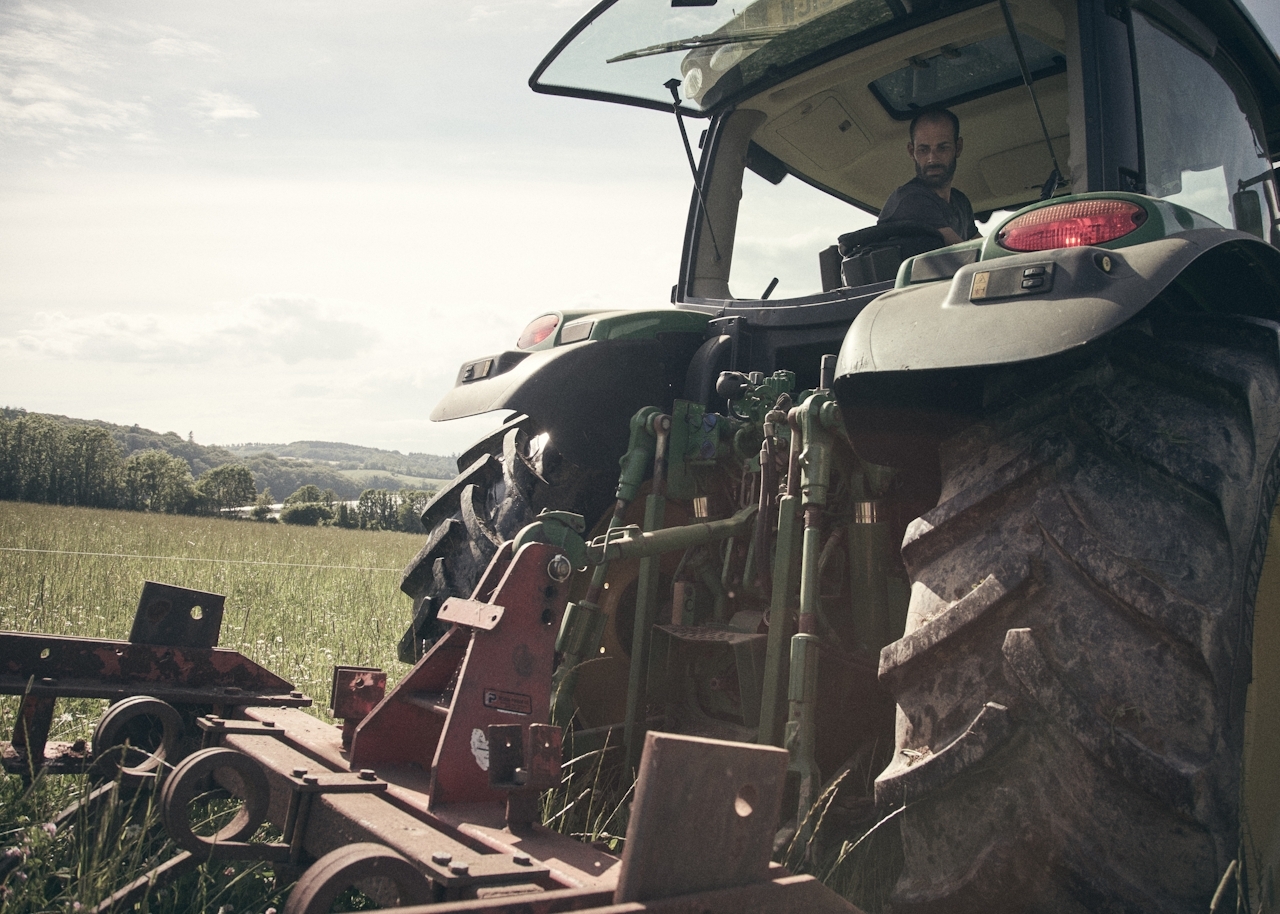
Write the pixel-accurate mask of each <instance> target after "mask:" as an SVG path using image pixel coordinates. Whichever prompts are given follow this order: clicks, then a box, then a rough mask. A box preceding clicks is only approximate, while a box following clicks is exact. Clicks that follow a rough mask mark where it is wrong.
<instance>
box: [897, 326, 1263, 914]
mask: <svg viewBox="0 0 1280 914" xmlns="http://www.w3.org/2000/svg"><path fill="white" fill-rule="evenodd" d="M1278 329H1280V328H1277V325H1275V324H1272V323H1269V322H1264V321H1257V320H1252V319H1249V318H1215V317H1207V316H1206V317H1197V318H1172V317H1168V318H1163V319H1158V320H1153V321H1151V322H1143V323H1142V324H1137V325H1131V326H1127V327H1125V328H1122V329H1121V330H1120V331H1118V332H1117V333H1115V334H1112V335H1111V336H1109V337H1106V338H1104V339H1102V340H1099V341H1098V342H1096V343H1094V344H1091V345H1090V346H1089V347H1086V349H1085V350H1084V351H1083V352H1081V353H1077V354H1075V355H1072V356H1068V357H1059V358H1057V359H1053V360H1047V361H1045V362H1042V363H1038V364H1031V365H1026V366H1020V367H1018V366H1015V367H1014V368H1010V369H1003V370H1002V371H1001V372H1000V373H999V374H998V375H994V376H992V378H991V379H989V381H988V382H987V386H986V391H985V399H986V403H987V406H986V412H985V416H986V418H985V419H984V420H982V421H979V422H977V423H975V424H974V425H973V426H972V427H970V428H969V429H967V430H966V431H964V432H962V433H960V434H958V435H956V436H955V437H953V438H952V439H950V440H949V441H948V442H946V443H945V444H944V445H943V448H942V454H941V460H942V473H943V477H942V478H943V485H942V494H941V498H940V501H939V504H938V506H937V507H936V508H935V509H934V510H932V511H931V512H929V513H927V514H925V515H924V516H923V517H921V518H919V519H918V520H916V521H915V522H914V523H913V524H912V525H911V526H910V527H909V528H908V530H907V534H906V537H905V539H904V544H903V557H904V560H905V562H906V565H907V567H908V570H909V571H910V573H911V579H912V581H913V582H914V583H913V591H912V600H911V606H910V610H909V615H908V621H907V627H906V634H905V636H904V637H903V638H902V639H901V640H899V641H897V642H895V643H893V644H890V645H889V646H887V647H886V648H885V649H884V651H883V652H882V654H881V661H880V679H881V682H882V683H883V684H885V685H887V686H888V687H889V688H890V690H891V691H892V692H893V693H894V696H895V698H896V701H897V703H898V706H899V710H898V722H897V733H896V746H897V752H896V754H895V757H894V760H893V762H892V764H891V765H890V766H889V767H888V768H887V769H886V770H885V771H884V772H883V773H882V774H881V775H880V777H879V778H878V780H877V803H878V805H879V806H880V808H881V809H882V810H883V811H886V812H887V811H891V810H893V809H897V808H901V807H902V806H903V805H904V804H905V807H906V808H905V810H903V812H902V813H901V814H900V815H899V816H898V817H897V819H898V821H899V823H900V829H901V834H902V841H903V851H904V855H905V858H906V864H905V868H904V870H903V873H902V876H901V878H900V880H899V882H898V884H897V887H896V889H895V893H894V898H893V910H894V912H895V914H902V912H908V911H920V912H925V911H928V912H934V911H938V912H940V911H947V912H963V911H979V910H981V911H1015V910H1016V911H1054V912H1070V911H1104V910H1105V911H1197V912H1202V911H1206V910H1208V908H1209V903H1210V899H1211V897H1212V895H1213V893H1214V890H1215V888H1216V887H1217V885H1218V883H1219V880H1220V879H1221V877H1222V875H1223V873H1224V871H1226V870H1227V868H1228V866H1229V864H1230V862H1231V861H1232V860H1234V859H1235V858H1236V856H1237V854H1238V842H1239V817H1240V808H1239V807H1240V800H1239V798H1240V760H1241V751H1242V742H1243V718H1244V713H1243V712H1244V702H1245V695H1246V689H1247V686H1248V683H1249V681H1250V676H1251V663H1252V656H1251V646H1250V645H1251V627H1252V615H1253V605H1254V598H1255V595H1256V591H1257V585H1258V579H1259V576H1260V574H1261V566H1262V560H1263V556H1264V554H1265V552H1266V538H1267V531H1268V522H1269V520H1270V517H1271V512H1272V506H1273V505H1274V503H1275V499H1276V487H1277V474H1276V452H1277V440H1278V439H1280V354H1278V346H1277V331H1278ZM1233 907H1234V906H1233Z"/></svg>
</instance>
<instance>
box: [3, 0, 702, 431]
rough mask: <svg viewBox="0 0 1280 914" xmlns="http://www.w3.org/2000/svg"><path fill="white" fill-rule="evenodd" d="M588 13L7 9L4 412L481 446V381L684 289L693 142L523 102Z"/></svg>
mask: <svg viewBox="0 0 1280 914" xmlns="http://www.w3.org/2000/svg"><path fill="white" fill-rule="evenodd" d="M588 8H589V3H587V2H582V0H560V2H529V0H486V2H448V3H446V2H442V0H429V2H399V0H371V2H365V3H360V4H352V3H345V2H325V0H309V2H307V0H304V2H298V0H291V2H290V3H287V4H263V3H258V2H243V0H217V2H208V3H198V4H188V3H171V2H158V0H96V2H93V3H87V2H82V3H54V2H39V0H37V2H30V3H21V2H19V3H11V2H8V0H5V2H2V3H0V162H2V163H3V164H2V166H0V405H7V406H12V407H21V408H25V409H27V410H31V411H38V412H51V413H60V414H63V415H71V416H76V417H81V418H94V419H105V420H107V421H111V422H117V423H122V424H130V425H131V424H134V423H137V424H139V425H142V426H144V427H147V428H152V429H155V430H158V431H176V432H178V433H179V434H181V435H183V436H185V435H187V434H188V433H189V432H190V433H192V434H194V436H195V439H196V440H197V441H199V442H201V443H220V444H232V443H242V442H250V441H260V442H287V441H294V440H304V439H320V440H331V441H346V442H350V443H354V444H363V445H368V446H374V447H383V448H388V449H395V450H400V451H402V452H409V451H421V452H427V453H452V452H456V451H460V450H462V449H464V448H465V447H466V446H467V445H468V444H469V443H470V442H471V441H472V440H473V439H474V438H476V437H477V436H478V434H480V433H482V432H483V431H485V430H487V429H488V428H490V427H492V426H494V425H495V424H496V422H497V418H495V417H494V416H489V417H481V418H477V419H469V420H459V421H456V422H450V423H432V422H430V421H429V420H428V418H427V416H428V414H429V413H430V411H431V407H432V406H433V405H434V403H435V402H436V401H437V400H438V399H439V398H440V397H441V396H443V395H444V393H445V392H446V391H447V390H448V389H449V388H450V387H451V386H452V384H453V381H454V378H455V377H456V374H457V371H458V367H459V365H460V364H461V363H462V361H464V360H465V359H469V358H473V357H479V356H483V355H486V354H491V353H494V352H498V351H501V350H502V349H506V348H511V347H512V345H513V344H514V341H515V339H516V337H517V336H518V335H519V333H520V330H521V328H522V327H523V326H524V324H525V323H527V322H528V321H529V320H531V319H532V318H533V317H535V316H536V315H537V314H538V313H540V312H541V311H543V310H546V309H548V308H555V307H562V306H565V307H581V306H587V307H600V308H603V307H625V308H636V307H646V306H662V305H664V304H665V303H666V302H667V301H668V299H669V297H670V289H671V285H672V283H673V282H674V281H675V278H676V272H677V269H678V266H679V251H680V242H681V236H682V233H683V230H684V221H685V216H686V213H687V208H688V201H689V193H690V187H691V184H690V179H689V175H688V165H687V162H686V160H685V157H684V150H683V147H682V146H681V143H680V139H679V134H678V132H677V130H676V125H675V124H674V119H673V118H671V117H670V116H669V115H667V116H664V115H663V114H661V113H659V112H648V111H641V110H638V109H631V108H622V107H619V106H614V105H601V104H598V103H591V102H586V101H581V100H577V99H565V98H557V97H549V96H542V95H536V94H534V93H533V92H531V91H530V90H529V88H528V86H527V84H526V81H527V79H528V76H529V74H530V73H531V72H532V71H533V69H534V67H535V66H536V65H537V63H538V61H539V60H541V58H542V56H543V55H544V54H545V53H546V52H547V50H549V49H550V48H551V46H552V45H553V44H554V43H555V41H556V40H557V39H558V38H559V37H560V35H562V34H563V33H564V32H565V31H567V30H568V29H569V27H570V26H571V25H572V24H573V23H574V22H575V21H576V20H577V19H578V18H579V17H580V16H581V15H582V14H583V13H584V12H585V11H586V10H587V9H588Z"/></svg>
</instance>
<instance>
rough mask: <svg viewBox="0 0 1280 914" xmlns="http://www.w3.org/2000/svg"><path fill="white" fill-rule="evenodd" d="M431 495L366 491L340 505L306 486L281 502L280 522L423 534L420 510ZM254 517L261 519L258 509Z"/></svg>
mask: <svg viewBox="0 0 1280 914" xmlns="http://www.w3.org/2000/svg"><path fill="white" fill-rule="evenodd" d="M434 494H435V493H434V492H430V491H427V490H424V489H400V490H399V491H396V492H392V491H390V490H388V489H365V490H364V491H363V492H361V493H360V497H359V499H357V500H356V501H355V502H354V503H352V502H350V501H340V500H339V499H338V498H337V496H336V495H335V493H334V491H333V490H332V489H325V490H321V489H320V487H319V486H315V485H305V486H302V487H301V488H300V489H298V490H297V491H296V492H294V493H293V494H292V495H290V496H289V497H288V498H286V499H285V500H284V506H283V507H282V508H281V510H280V520H281V522H282V523H286V524H298V525H301V526H312V527H314V526H321V525H326V526H334V527H345V528H347V529H350V530H400V531H403V532H405V533H425V532H426V529H425V528H424V527H423V526H422V520H421V516H422V509H423V508H425V507H426V506H427V502H429V501H430V500H431V496H432V495H434ZM255 513H256V514H258V515H259V516H261V515H262V513H263V512H262V509H261V507H259V508H256V509H255Z"/></svg>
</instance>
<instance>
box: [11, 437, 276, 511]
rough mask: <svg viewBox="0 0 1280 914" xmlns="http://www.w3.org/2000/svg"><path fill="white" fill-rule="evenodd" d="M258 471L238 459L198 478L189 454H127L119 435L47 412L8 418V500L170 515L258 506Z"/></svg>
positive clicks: (152, 451) (143, 452) (149, 452)
mask: <svg viewBox="0 0 1280 914" xmlns="http://www.w3.org/2000/svg"><path fill="white" fill-rule="evenodd" d="M256 495H257V490H256V489H255V487H254V483H253V474H252V473H250V472H249V470H248V469H247V468H246V467H243V466H240V465H238V464H224V465H222V466H218V467H213V468H211V469H208V470H206V471H205V472H203V473H201V474H200V477H199V478H198V479H197V478H194V477H193V476H192V475H191V467H190V465H189V464H188V463H187V462H186V461H185V460H183V459H182V458H181V457H175V456H173V455H172V454H169V453H167V452H165V451H161V450H143V451H138V452H137V453H134V454H130V455H129V456H128V457H125V456H124V454H123V453H122V452H121V450H120V446H119V445H118V444H117V443H116V441H115V439H114V438H113V437H112V435H111V433H110V432H109V431H107V430H106V429H104V428H97V427H95V426H92V425H74V426H67V425H62V424H60V423H57V422H53V421H51V420H49V419H46V418H44V417H43V416H39V415H18V416H16V417H14V418H0V499H5V500H10V501H34V502H43V503H45V504H51V505H80V506H84V507H91V508H125V509H128V510H133V511H155V512H158V513H162V514H217V513H218V512H220V511H221V510H222V509H224V508H230V507H235V506H237V505H244V504H252V503H253V500H254V498H255V496H256Z"/></svg>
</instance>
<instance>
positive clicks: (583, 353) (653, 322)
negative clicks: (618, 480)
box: [431, 309, 708, 467]
mask: <svg viewBox="0 0 1280 914" xmlns="http://www.w3.org/2000/svg"><path fill="white" fill-rule="evenodd" d="M575 314H576V313H575ZM566 316H569V315H566ZM707 319H708V318H707V315H705V314H700V313H696V312H687V311H677V310H675V309H671V310H664V311H642V312H609V313H605V314H600V315H592V316H589V317H587V318H582V317H574V320H573V321H571V322H565V323H566V325H569V324H577V325H579V326H582V323H583V321H594V324H593V326H592V327H591V330H590V336H589V337H587V338H585V339H581V340H578V341H574V342H572V343H568V344H560V342H559V337H560V335H559V334H557V338H556V341H555V344H554V345H549V346H548V347H547V348H540V349H534V350H532V351H528V350H526V351H511V352H504V353H501V354H499V355H496V356H491V357H488V358H484V359H475V360H472V361H470V362H467V363H466V364H464V365H463V366H462V369H461V370H460V371H459V373H458V380H457V383H456V385H455V386H454V388H453V389H452V390H451V391H449V393H447V394H446V395H445V396H444V398H443V399H441V400H440V402H439V403H437V404H436V407H435V409H434V410H432V412H431V418H432V420H434V421H443V420H447V419H458V418H461V417H463V416H475V415H479V414H481V413H486V412H490V411H492V410H500V409H510V410H515V411H516V412H518V413H524V414H526V415H528V416H530V417H532V418H533V419H534V421H535V422H536V423H537V425H538V427H539V428H540V429H542V430H543V431H546V432H549V433H550V435H551V438H552V441H553V443H554V444H555V446H556V448H557V449H558V450H559V451H560V453H561V454H563V455H564V456H565V457H566V458H567V459H568V460H570V461H571V462H572V463H575V464H577V465H578V466H581V467H588V466H593V465H594V464H595V463H597V462H599V461H601V460H605V459H607V460H608V461H610V462H612V461H616V460H617V459H618V457H619V456H620V455H621V454H622V453H623V452H624V451H625V450H626V447H627V437H628V426H627V423H628V421H629V420H630V418H631V416H632V415H633V414H634V413H635V412H636V410H638V409H640V408H641V407H642V406H651V405H652V406H662V407H666V406H669V405H670V403H671V401H672V399H673V398H674V397H676V396H678V395H679V394H680V392H681V391H682V390H683V387H684V381H685V371H686V368H687V366H688V364H689V361H690V359H692V357H693V354H694V351H695V350H696V349H697V348H698V346H699V345H701V343H702V341H703V335H704V331H705V327H706V322H707ZM549 342H550V341H549Z"/></svg>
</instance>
